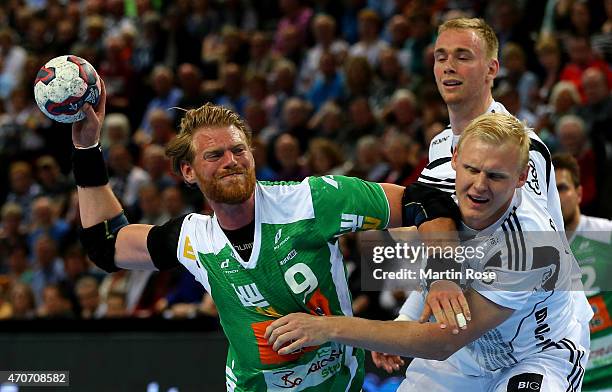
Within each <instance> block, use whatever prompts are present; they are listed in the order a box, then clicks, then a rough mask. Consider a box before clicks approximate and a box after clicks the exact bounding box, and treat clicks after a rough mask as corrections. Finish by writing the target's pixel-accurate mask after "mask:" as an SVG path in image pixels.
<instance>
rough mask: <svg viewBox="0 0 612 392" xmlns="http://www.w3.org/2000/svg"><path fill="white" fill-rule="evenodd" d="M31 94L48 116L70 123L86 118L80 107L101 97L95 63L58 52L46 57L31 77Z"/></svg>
mask: <svg viewBox="0 0 612 392" xmlns="http://www.w3.org/2000/svg"><path fill="white" fill-rule="evenodd" d="M34 98H35V99H36V104H38V107H39V108H40V110H41V111H42V112H43V113H44V114H45V115H46V116H47V117H49V118H51V119H53V120H55V121H59V122H63V123H73V122H76V121H80V120H82V119H84V118H85V113H83V112H82V111H81V108H82V107H83V105H84V104H85V103H86V102H88V103H90V104H91V105H92V106H96V105H97V104H98V100H99V99H100V78H99V77H98V73H97V72H96V70H95V69H94V67H93V66H92V65H91V64H89V63H88V62H87V61H85V60H83V59H82V58H80V57H77V56H71V55H68V56H59V57H56V58H54V59H51V60H49V62H48V63H47V64H45V65H44V66H43V67H42V68H40V70H39V71H38V75H36V80H35V81H34Z"/></svg>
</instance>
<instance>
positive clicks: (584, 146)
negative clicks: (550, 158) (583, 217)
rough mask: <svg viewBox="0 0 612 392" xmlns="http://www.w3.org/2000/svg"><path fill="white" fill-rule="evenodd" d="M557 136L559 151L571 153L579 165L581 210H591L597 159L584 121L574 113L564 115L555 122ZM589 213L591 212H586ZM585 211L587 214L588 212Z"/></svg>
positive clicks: (594, 199) (595, 194)
mask: <svg viewBox="0 0 612 392" xmlns="http://www.w3.org/2000/svg"><path fill="white" fill-rule="evenodd" d="M557 137H558V138H559V145H560V149H561V152H566V153H568V154H571V155H572V156H573V157H574V158H576V161H578V166H579V167H580V173H581V175H580V185H581V186H582V202H581V203H580V209H581V210H582V211H592V210H593V208H594V203H595V202H596V199H597V177H598V176H597V173H598V170H597V160H596V156H595V153H594V152H593V149H592V148H591V146H590V143H589V139H588V135H587V131H586V128H585V124H584V121H583V120H582V119H581V118H580V117H578V116H575V115H566V116H563V117H561V119H559V122H558V123H557ZM588 213H591V212H588ZM588 213H587V214H588Z"/></svg>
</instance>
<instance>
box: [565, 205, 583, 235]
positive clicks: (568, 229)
mask: <svg viewBox="0 0 612 392" xmlns="http://www.w3.org/2000/svg"><path fill="white" fill-rule="evenodd" d="M579 223H580V207H576V211H575V212H574V216H573V217H572V219H570V220H569V221H568V222H565V235H566V236H567V238H568V239H569V238H571V237H572V235H573V234H574V232H575V231H576V228H577V227H578V224H579Z"/></svg>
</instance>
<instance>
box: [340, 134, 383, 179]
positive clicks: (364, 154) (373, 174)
mask: <svg viewBox="0 0 612 392" xmlns="http://www.w3.org/2000/svg"><path fill="white" fill-rule="evenodd" d="M351 166H352V167H351V169H350V170H349V171H348V173H347V175H349V176H356V177H359V178H363V179H364V180H367V181H374V182H382V180H383V179H384V178H385V176H386V174H387V173H388V172H389V165H388V164H387V162H385V160H384V159H383V152H382V148H381V145H380V140H379V139H378V138H377V137H375V136H372V135H366V136H362V137H360V138H359V139H358V140H357V149H356V153H355V155H354V158H353V160H352V162H351Z"/></svg>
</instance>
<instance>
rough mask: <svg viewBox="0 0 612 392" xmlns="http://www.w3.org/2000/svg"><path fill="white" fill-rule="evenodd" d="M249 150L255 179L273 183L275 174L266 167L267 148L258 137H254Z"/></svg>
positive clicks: (275, 177)
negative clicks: (252, 160)
mask: <svg viewBox="0 0 612 392" xmlns="http://www.w3.org/2000/svg"><path fill="white" fill-rule="evenodd" d="M251 150H252V151H253V159H254V160H255V178H257V179H258V180H260V181H275V180H276V179H277V177H278V176H277V174H276V172H275V171H274V170H272V168H271V167H270V166H269V165H268V147H267V144H266V143H264V142H263V141H262V140H261V139H260V138H259V137H254V138H253V139H252V141H251Z"/></svg>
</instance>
